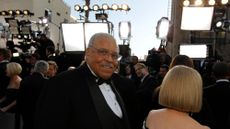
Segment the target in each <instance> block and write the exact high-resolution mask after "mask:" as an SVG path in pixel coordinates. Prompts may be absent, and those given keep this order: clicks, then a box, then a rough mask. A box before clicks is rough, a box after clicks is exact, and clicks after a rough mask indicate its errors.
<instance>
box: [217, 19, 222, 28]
mask: <svg viewBox="0 0 230 129" xmlns="http://www.w3.org/2000/svg"><path fill="white" fill-rule="evenodd" d="M222 25H223V21H222V20H220V21H217V22H216V27H217V28H220V27H221V26H222Z"/></svg>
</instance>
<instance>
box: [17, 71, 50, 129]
mask: <svg viewBox="0 0 230 129" xmlns="http://www.w3.org/2000/svg"><path fill="white" fill-rule="evenodd" d="M46 82H47V79H46V78H44V76H43V75H42V74H40V73H37V72H34V73H32V75H29V76H27V77H25V78H23V79H22V81H21V83H20V88H19V93H18V99H17V109H18V110H17V113H19V114H20V115H22V119H23V129H31V128H32V127H33V117H34V112H35V107H36V102H37V100H38V97H39V96H40V93H41V90H42V89H43V87H44V85H45V83H46ZM19 121H20V120H19V118H17V122H19ZM19 123H20V122H19Z"/></svg>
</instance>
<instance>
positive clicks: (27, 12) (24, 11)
mask: <svg viewBox="0 0 230 129" xmlns="http://www.w3.org/2000/svg"><path fill="white" fill-rule="evenodd" d="M22 12H23V14H24V15H28V16H32V15H34V13H32V12H30V11H29V10H23V11H22Z"/></svg>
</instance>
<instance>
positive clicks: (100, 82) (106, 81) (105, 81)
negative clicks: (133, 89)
mask: <svg viewBox="0 0 230 129" xmlns="http://www.w3.org/2000/svg"><path fill="white" fill-rule="evenodd" d="M96 82H97V84H98V85H101V84H103V83H106V84H109V85H110V84H111V79H107V80H105V79H102V78H99V79H98V80H97V81H96Z"/></svg>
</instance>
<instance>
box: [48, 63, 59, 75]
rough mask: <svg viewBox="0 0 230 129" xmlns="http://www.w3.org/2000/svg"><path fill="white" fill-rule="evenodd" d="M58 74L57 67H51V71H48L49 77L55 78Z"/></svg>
mask: <svg viewBox="0 0 230 129" xmlns="http://www.w3.org/2000/svg"><path fill="white" fill-rule="evenodd" d="M56 73H57V69H56V68H55V66H54V65H49V69H48V72H47V75H48V76H49V77H53V76H55V75H56Z"/></svg>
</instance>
